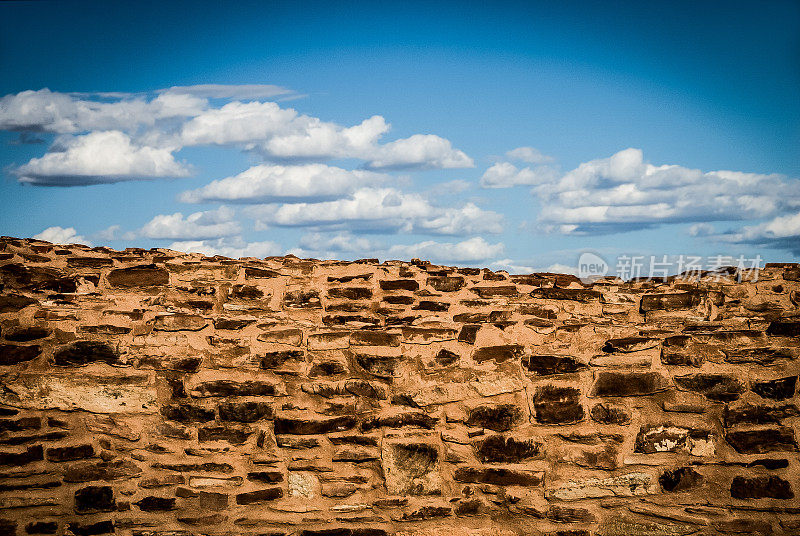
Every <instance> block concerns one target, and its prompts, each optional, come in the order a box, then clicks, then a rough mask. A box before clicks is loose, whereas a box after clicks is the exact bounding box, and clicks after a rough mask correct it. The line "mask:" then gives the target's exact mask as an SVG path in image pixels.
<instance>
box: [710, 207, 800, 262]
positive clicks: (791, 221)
mask: <svg viewBox="0 0 800 536" xmlns="http://www.w3.org/2000/svg"><path fill="white" fill-rule="evenodd" d="M715 238H717V239H719V240H722V241H724V242H731V243H736V244H751V245H756V246H761V247H767V248H775V249H786V250H789V251H791V252H792V253H794V254H795V255H800V212H798V213H796V214H787V215H785V216H778V217H776V218H773V219H772V220H769V221H766V222H764V223H761V224H758V225H750V226H745V227H742V228H740V229H737V230H733V231H729V232H727V233H722V234H719V235H715Z"/></svg>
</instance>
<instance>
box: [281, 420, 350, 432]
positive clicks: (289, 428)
mask: <svg viewBox="0 0 800 536" xmlns="http://www.w3.org/2000/svg"><path fill="white" fill-rule="evenodd" d="M355 425H356V420H355V418H353V417H350V416H342V417H331V418H327V419H301V418H291V417H275V433H276V434H295V435H318V434H329V433H331V432H342V431H344V430H349V429H351V428H353V427H354V426H355Z"/></svg>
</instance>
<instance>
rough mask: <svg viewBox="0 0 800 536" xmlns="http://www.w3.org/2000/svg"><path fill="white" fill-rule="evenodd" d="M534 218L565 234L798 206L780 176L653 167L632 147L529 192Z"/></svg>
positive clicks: (756, 214) (794, 185)
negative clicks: (537, 206) (535, 203)
mask: <svg viewBox="0 0 800 536" xmlns="http://www.w3.org/2000/svg"><path fill="white" fill-rule="evenodd" d="M533 192H534V193H535V194H536V196H537V197H538V199H539V201H540V203H541V206H542V209H541V212H540V214H539V221H540V222H541V223H543V224H544V225H545V226H546V227H547V228H549V229H552V230H556V231H558V232H562V233H568V234H597V233H607V232H620V231H625V230H632V229H642V228H646V227H652V226H655V225H659V224H663V223H676V222H709V221H726V220H727V221H730V220H748V219H758V218H764V217H770V216H775V215H778V214H781V213H785V212H787V211H789V210H792V209H796V208H797V207H800V181H797V180H787V179H786V178H785V177H783V176H781V175H763V174H757V173H742V172H736V171H710V172H705V173H704V172H702V171H700V170H696V169H689V168H685V167H682V166H677V165H662V166H654V165H651V164H648V163H646V162H645V161H644V159H643V155H642V151H641V150H639V149H625V150H624V151H620V152H618V153H617V154H615V155H613V156H611V157H609V158H604V159H599V160H592V161H590V162H586V163H583V164H581V165H580V166H578V167H577V168H576V169H574V170H572V171H570V172H569V173H567V174H566V175H564V176H562V177H560V178H558V179H556V180H553V181H549V182H547V183H544V184H541V185H539V186H536V187H534V189H533Z"/></svg>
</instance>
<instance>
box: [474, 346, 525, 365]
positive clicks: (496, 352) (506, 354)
mask: <svg viewBox="0 0 800 536" xmlns="http://www.w3.org/2000/svg"><path fill="white" fill-rule="evenodd" d="M524 350H525V347H524V346H522V345H520V344H505V345H501V346H485V347H483V348H476V349H475V351H474V352H472V359H474V360H475V361H477V362H478V363H482V362H484V361H488V360H493V361H495V362H497V363H502V362H503V361H508V360H509V359H518V358H520V357H521V356H522V352H523V351H524Z"/></svg>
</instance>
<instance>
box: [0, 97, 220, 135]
mask: <svg viewBox="0 0 800 536" xmlns="http://www.w3.org/2000/svg"><path fill="white" fill-rule="evenodd" d="M84 97H87V98H84ZM88 97H92V98H88ZM101 97H102V98H101ZM206 105H207V101H206V100H205V99H200V98H197V97H194V96H191V95H177V94H163V95H159V96H157V97H155V98H153V99H151V100H149V101H148V100H146V99H145V98H143V97H141V96H136V95H131V94H125V93H121V94H114V95H78V94H66V93H58V92H55V91H50V90H49V89H47V88H45V89H40V90H38V91H30V90H29V91H22V92H20V93H17V94H12V95H6V96H4V97H2V98H0V130H28V131H37V132H55V133H59V134H77V133H81V132H87V131H90V130H122V131H132V130H135V129H136V128H138V127H139V126H142V125H144V126H153V125H155V124H156V122H158V121H159V120H164V119H173V118H181V117H189V116H192V115H196V114H198V113H200V112H201V111H202V110H203V109H204V108H205V107H206Z"/></svg>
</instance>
